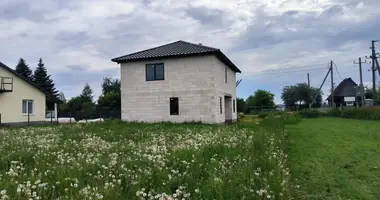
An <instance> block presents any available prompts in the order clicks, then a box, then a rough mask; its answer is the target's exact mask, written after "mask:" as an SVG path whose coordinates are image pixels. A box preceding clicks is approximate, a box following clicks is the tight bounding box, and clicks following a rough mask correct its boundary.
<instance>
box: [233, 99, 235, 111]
mask: <svg viewBox="0 0 380 200" xmlns="http://www.w3.org/2000/svg"><path fill="white" fill-rule="evenodd" d="M232 108H233V110H234V113H235V99H234V100H233V101H232Z"/></svg>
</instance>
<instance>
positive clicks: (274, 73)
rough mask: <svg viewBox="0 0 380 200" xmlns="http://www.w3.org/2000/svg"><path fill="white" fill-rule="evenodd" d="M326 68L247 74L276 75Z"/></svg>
mask: <svg viewBox="0 0 380 200" xmlns="http://www.w3.org/2000/svg"><path fill="white" fill-rule="evenodd" d="M322 69H324V70H325V69H327V68H326V67H319V68H314V69H300V70H293V71H285V72H272V73H266V71H261V72H260V73H256V74H250V75H249V76H266V75H278V74H288V73H297V72H305V71H315V70H322Z"/></svg>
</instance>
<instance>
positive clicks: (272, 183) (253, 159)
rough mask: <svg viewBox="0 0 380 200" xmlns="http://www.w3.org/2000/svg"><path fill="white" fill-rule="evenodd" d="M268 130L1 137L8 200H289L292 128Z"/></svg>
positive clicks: (132, 129) (2, 186)
mask: <svg viewBox="0 0 380 200" xmlns="http://www.w3.org/2000/svg"><path fill="white" fill-rule="evenodd" d="M264 124H265V123H264ZM264 124H263V125H257V124H255V123H243V124H239V125H233V126H219V125H217V126H216V125H199V124H169V123H159V124H139V123H124V122H119V121H107V122H104V123H100V124H99V123H97V124H72V125H57V126H43V127H27V128H10V129H0V155H1V157H0V199H12V200H13V199H15V200H18V199H20V200H21V199H33V200H34V199H70V200H72V199H81V200H82V199H112V200H118V199H160V200H165V199H218V200H223V199H225V200H233V199H237V200H241V199H276V200H277V199H278V200H281V199H289V198H290V197H289V189H288V188H289V184H288V183H289V181H290V174H289V169H288V168H286V166H287V165H286V155H285V153H284V152H285V147H286V144H285V134H284V127H283V126H282V127H281V125H280V124H281V123H275V125H278V126H271V125H270V123H269V124H268V125H270V126H267V125H264Z"/></svg>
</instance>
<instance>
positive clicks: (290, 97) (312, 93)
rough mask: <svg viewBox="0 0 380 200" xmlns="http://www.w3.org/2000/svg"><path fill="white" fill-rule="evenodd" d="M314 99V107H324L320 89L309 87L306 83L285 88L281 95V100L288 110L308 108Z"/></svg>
mask: <svg viewBox="0 0 380 200" xmlns="http://www.w3.org/2000/svg"><path fill="white" fill-rule="evenodd" d="M314 97H315V102H314V104H313V107H320V106H321V105H322V92H320V91H319V89H318V88H313V87H309V86H308V85H307V84H306V83H297V84H295V85H290V86H285V87H284V88H283V90H282V94H281V99H282V100H283V102H284V104H285V106H286V107H287V108H295V107H297V106H298V107H299V106H301V107H308V106H309V104H310V103H312V101H313V98H314Z"/></svg>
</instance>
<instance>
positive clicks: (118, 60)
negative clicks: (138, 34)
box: [111, 49, 241, 73]
mask: <svg viewBox="0 0 380 200" xmlns="http://www.w3.org/2000/svg"><path fill="white" fill-rule="evenodd" d="M202 55H215V56H216V57H217V58H218V59H219V60H220V61H222V62H223V63H224V64H225V65H227V66H228V67H230V68H231V69H232V70H234V71H235V72H237V73H241V70H240V69H239V68H238V67H237V66H236V65H235V64H234V63H233V62H232V61H231V60H230V59H229V58H228V57H227V56H226V55H224V54H223V52H221V51H220V50H219V49H217V50H215V51H209V52H201V53H193V54H182V55H170V56H156V57H148V58H135V59H125V60H122V59H121V58H122V57H117V58H113V59H111V61H112V62H116V63H117V64H121V63H128V62H137V61H144V60H158V59H166V58H182V57H193V56H202Z"/></svg>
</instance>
